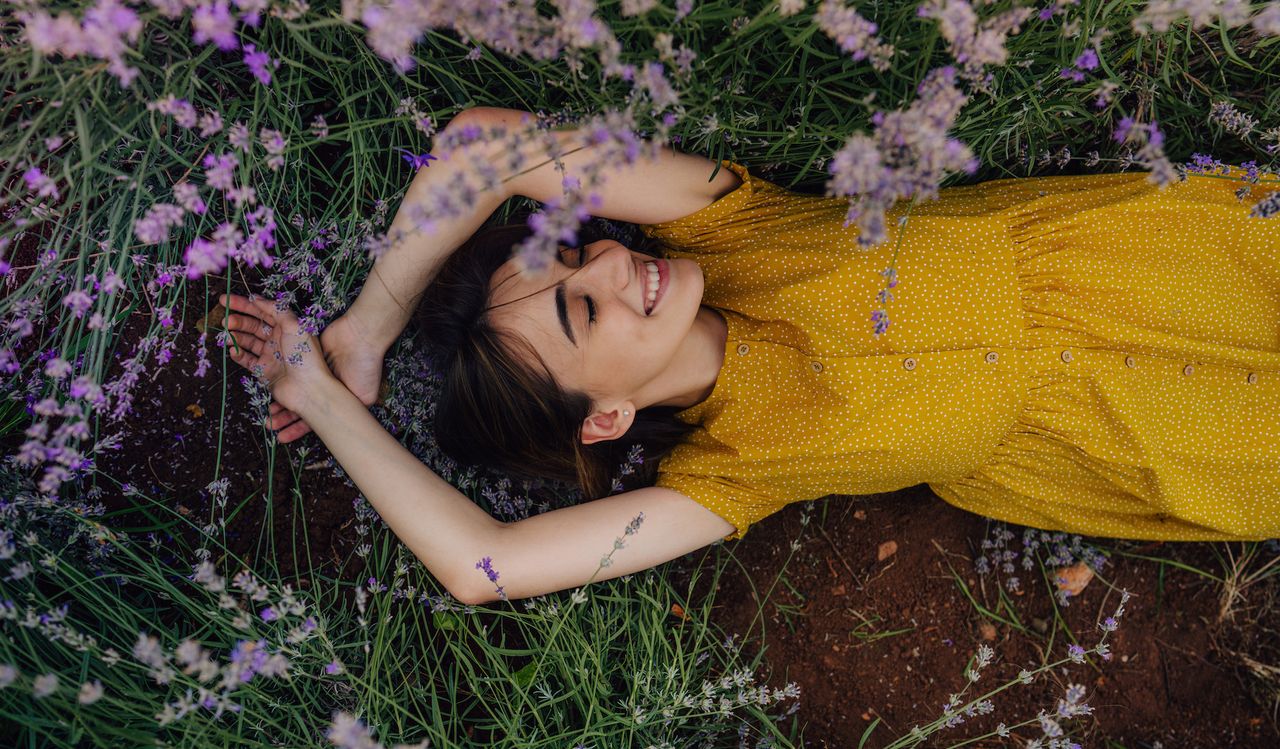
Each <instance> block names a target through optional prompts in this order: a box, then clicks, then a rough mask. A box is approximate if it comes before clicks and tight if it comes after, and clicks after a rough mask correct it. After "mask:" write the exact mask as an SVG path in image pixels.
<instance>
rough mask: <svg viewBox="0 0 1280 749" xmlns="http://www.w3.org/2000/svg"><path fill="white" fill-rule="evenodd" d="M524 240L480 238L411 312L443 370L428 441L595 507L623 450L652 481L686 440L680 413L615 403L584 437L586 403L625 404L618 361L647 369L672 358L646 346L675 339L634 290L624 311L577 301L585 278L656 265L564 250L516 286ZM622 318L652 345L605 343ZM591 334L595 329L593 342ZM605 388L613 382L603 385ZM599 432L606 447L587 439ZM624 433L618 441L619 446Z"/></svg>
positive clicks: (636, 339)
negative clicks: (579, 494) (515, 265)
mask: <svg viewBox="0 0 1280 749" xmlns="http://www.w3.org/2000/svg"><path fill="white" fill-rule="evenodd" d="M529 233H530V229H529V228H528V227H527V226H525V225H523V224H514V225H508V226H498V227H493V228H488V229H483V230H481V231H479V232H477V233H476V235H475V236H474V237H472V238H471V239H470V240H468V242H467V243H466V244H464V245H463V246H462V247H461V248H459V250H458V251H457V252H455V253H453V254H452V255H451V256H450V257H449V259H448V260H447V261H445V264H444V265H443V266H442V267H441V269H440V272H439V273H438V275H437V276H436V278H435V280H434V281H433V282H432V284H431V285H430V286H429V287H428V288H427V291H426V292H425V294H424V296H423V299H422V303H421V304H420V305H419V306H418V308H417V310H416V312H415V315H414V323H413V327H414V329H415V330H416V332H417V333H418V334H420V335H421V336H422V337H424V338H425V339H426V340H427V341H429V342H430V343H432V344H434V345H435V346H436V347H438V349H439V350H440V351H441V352H442V353H443V355H444V361H445V362H446V364H445V365H444V366H445V371H444V372H443V373H442V375H443V380H444V387H443V390H442V392H441V394H440V398H439V400H438V401H437V403H436V420H435V425H434V433H435V435H436V440H437V442H438V443H439V444H440V447H441V448H442V449H443V450H444V451H445V452H446V453H448V454H449V455H450V456H451V457H453V458H454V459H455V460H458V461H460V462H462V463H464V464H489V465H493V466H495V467H498V468H501V469H502V470H504V471H506V472H508V473H511V474H512V475H515V476H521V477H530V478H532V477H540V478H554V479H557V480H561V481H566V482H569V483H571V484H577V485H579V486H581V487H582V489H583V492H584V494H585V495H586V496H588V497H599V496H604V495H605V494H607V493H608V491H609V488H610V473H611V471H613V470H615V469H616V468H617V466H618V465H620V464H622V463H624V462H625V461H626V454H627V452H628V450H629V448H630V447H631V445H633V444H636V443H639V444H641V445H643V446H644V455H645V459H646V460H645V463H644V468H643V469H644V470H648V471H650V472H652V471H655V470H656V468H657V465H658V459H659V458H660V457H661V456H662V455H665V454H666V453H667V452H669V451H670V449H671V448H672V447H674V446H675V444H677V443H678V442H679V440H680V439H681V438H682V437H684V436H685V435H686V434H688V432H689V431H690V430H691V429H693V427H692V426H691V425H689V424H686V423H685V422H683V421H680V420H678V419H676V418H674V414H675V413H676V412H677V411H679V410H680V406H679V405H677V404H659V403H655V404H653V405H651V406H649V407H643V406H635V407H633V406H631V405H627V406H622V405H618V404H614V403H613V402H612V401H610V402H609V406H610V407H609V408H604V409H600V410H602V411H604V413H603V414H602V417H601V418H598V419H597V421H594V422H590V424H588V425H587V426H584V421H585V420H587V419H588V417H590V416H591V415H592V413H593V410H595V409H593V393H596V392H600V391H601V390H609V391H613V392H622V389H621V388H619V387H618V385H625V384H628V383H629V382H630V381H631V380H634V379H636V376H635V374H634V373H633V372H628V371H626V370H627V369H628V368H627V367H620V366H614V365H613V364H612V363H613V362H616V361H617V359H616V358H615V357H617V356H622V357H625V359H624V360H626V359H631V360H635V361H637V362H640V363H641V364H642V366H645V367H647V368H653V367H655V365H660V364H661V363H662V362H664V361H666V358H669V357H665V358H664V357H661V356H659V355H657V354H655V353H654V351H653V349H655V348H657V349H662V348H663V347H664V346H665V347H666V348H671V347H672V345H673V344H672V343H671V342H668V341H662V340H659V341H658V342H657V343H656V344H655V343H653V339H654V337H658V338H660V337H661V336H664V335H665V336H667V337H669V338H672V339H677V337H678V336H679V335H680V333H681V331H680V330H679V328H678V323H676V322H671V321H668V319H667V318H666V317H661V318H660V317H659V316H658V312H659V311H658V310H657V309H655V310H654V315H652V316H648V317H646V316H644V315H643V312H637V310H639V309H641V305H642V302H643V297H642V296H640V295H638V292H639V290H640V289H641V288H642V287H640V286H639V285H638V284H635V285H630V284H625V283H623V284H620V285H619V287H618V290H619V291H626V290H627V287H628V286H630V287H631V291H632V292H633V294H634V296H632V297H630V298H629V299H626V300H624V299H620V298H619V295H614V294H610V293H609V292H608V291H607V290H604V291H602V292H600V293H596V294H588V293H583V291H582V287H581V286H580V285H579V284H583V281H584V279H583V277H582V276H583V273H582V272H583V271H585V270H587V269H591V270H593V271H594V270H596V269H601V268H603V269H604V272H605V273H611V274H612V275H614V276H617V277H618V279H620V277H621V276H622V275H623V271H625V268H623V267H622V263H624V262H629V261H628V260H625V259H624V257H630V258H631V259H634V260H636V262H641V261H640V260H639V258H649V257H654V258H656V257H658V255H657V254H656V253H657V251H658V245H657V243H655V242H653V241H651V240H650V241H647V242H645V243H644V244H642V245H640V246H639V247H638V248H637V249H636V250H634V251H632V250H628V249H627V248H624V247H623V246H622V245H620V244H618V243H617V242H612V241H611V240H602V241H599V242H590V243H587V244H585V245H583V246H581V247H577V248H569V247H566V248H564V249H563V251H562V253H561V262H560V263H559V265H558V267H556V268H553V269H552V270H551V271H550V272H549V274H548V275H546V276H544V277H543V278H541V279H525V278H522V277H520V275H519V274H518V273H516V272H515V271H514V270H513V269H512V268H511V261H510V257H511V249H512V247H514V246H516V245H517V244H518V243H519V242H520V241H522V240H523V239H524V238H525V237H527V236H528V235H529ZM632 256H634V257H632ZM609 262H614V263H615V265H614V266H612V267H609V266H607V263H609ZM646 278H647V275H646ZM618 279H613V280H618ZM606 280H608V279H606ZM562 283H563V284H565V285H566V286H568V287H570V290H569V291H567V292H566V293H565V296H566V297H567V298H568V300H569V301H568V302H567V304H566V316H565V324H566V325H567V326H568V330H567V331H566V330H564V328H563V326H562V325H561V323H560V319H559V313H558V310H557V309H556V307H557V305H556V303H555V298H554V297H555V296H556V294H555V292H556V288H557V286H559V285H560V284H562ZM597 288H598V287H597ZM495 290H496V291H495ZM698 290H699V291H700V285H699V288H698ZM695 301H696V299H695ZM588 303H591V304H592V305H593V306H594V312H592V311H590V310H589V309H588ZM624 315H626V316H630V317H633V318H636V317H639V318H644V319H645V320H647V321H649V322H650V324H652V325H654V333H653V335H652V337H642V336H641V335H638V334H633V335H626V334H622V335H611V334H610V333H611V332H612V331H614V330H619V329H621V328H622V327H624V326H625V325H627V324H628V323H627V321H625V320H624V319H623V316H624ZM591 317H594V318H595V320H594V322H593V321H591V320H590V318H591ZM631 324H632V325H634V322H632V323H631ZM606 325H609V326H611V327H608V328H604V327H603V326H606ZM595 326H601V328H600V329H597V330H591V329H592V328H593V327H595ZM686 327H687V325H686ZM575 331H576V333H575ZM575 341H576V342H575ZM677 342H678V339H677ZM646 346H648V348H646ZM654 359H660V361H653V360H654ZM646 360H650V361H651V362H652V363H650V364H645V363H644V362H645V361H646ZM658 369H659V371H660V372H661V371H665V370H662V369H661V368H660V367H658ZM611 378H612V379H614V380H617V381H616V382H614V383H612V384H611V383H610V382H609V380H610V379H611ZM587 383H589V384H587ZM630 403H631V401H628V404H630ZM622 411H627V412H630V413H628V414H626V415H625V416H624V415H622V413H621V412H622ZM601 428H603V430H604V431H607V433H608V434H609V435H612V436H602V435H601V434H599V433H597V432H596V431H593V430H596V429H601ZM624 433H625V439H616V438H617V437H621V436H623V434H624ZM580 435H581V437H580ZM650 478H652V477H650Z"/></svg>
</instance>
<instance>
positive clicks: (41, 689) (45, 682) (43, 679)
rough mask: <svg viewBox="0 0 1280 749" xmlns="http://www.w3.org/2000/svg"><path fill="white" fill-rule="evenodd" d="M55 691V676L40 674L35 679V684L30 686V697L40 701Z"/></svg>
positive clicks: (56, 678) (56, 676)
mask: <svg viewBox="0 0 1280 749" xmlns="http://www.w3.org/2000/svg"><path fill="white" fill-rule="evenodd" d="M57 689H58V675H57V674H41V675H40V676H37V677H36V678H35V682H34V683H33V684H32V686H31V696H32V697H34V698H36V699H37V700H42V699H44V698H45V697H48V696H49V695H51V694H53V693H54V692H55V691H57Z"/></svg>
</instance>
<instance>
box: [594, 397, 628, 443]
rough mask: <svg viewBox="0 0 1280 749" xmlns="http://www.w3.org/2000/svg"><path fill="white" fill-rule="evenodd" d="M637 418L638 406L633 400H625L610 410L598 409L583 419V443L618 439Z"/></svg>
mask: <svg viewBox="0 0 1280 749" xmlns="http://www.w3.org/2000/svg"><path fill="white" fill-rule="evenodd" d="M635 418H636V407H635V404H634V403H632V402H631V401H623V402H621V403H619V404H617V405H616V406H615V407H614V408H613V409H612V410H609V411H596V412H595V413H593V414H591V415H590V416H588V417H587V418H585V419H583V420H582V444H584V445H593V444H595V443H597V442H603V441H604V440H616V439H618V438H619V437H621V436H622V435H624V434H626V433H627V430H628V429H630V428H631V422H633V421H635Z"/></svg>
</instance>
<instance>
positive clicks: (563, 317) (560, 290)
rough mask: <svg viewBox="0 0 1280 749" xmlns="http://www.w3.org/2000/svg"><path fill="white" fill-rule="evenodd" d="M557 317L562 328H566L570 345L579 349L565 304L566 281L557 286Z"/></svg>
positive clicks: (565, 332) (565, 331)
mask: <svg viewBox="0 0 1280 749" xmlns="http://www.w3.org/2000/svg"><path fill="white" fill-rule="evenodd" d="M556 316H557V317H559V318H560V327H561V328H564V334H565V336H566V337H568V339H569V343H572V344H573V347H574V348H577V347H578V342H577V341H575V340H574V338H573V329H572V328H571V327H570V326H569V310H568V307H567V306H566V305H565V303H564V281H561V282H560V283H558V284H556Z"/></svg>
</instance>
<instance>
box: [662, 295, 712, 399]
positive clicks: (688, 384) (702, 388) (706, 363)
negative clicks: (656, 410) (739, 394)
mask: <svg viewBox="0 0 1280 749" xmlns="http://www.w3.org/2000/svg"><path fill="white" fill-rule="evenodd" d="M728 335H729V326H728V325H726V324H725V321H724V317H722V316H721V315H720V313H719V312H717V311H716V310H714V309H712V308H711V307H706V306H703V307H699V308H698V315H697V317H695V318H694V322H693V327H692V328H690V330H689V335H687V336H685V339H684V342H683V343H681V344H680V351H679V353H678V354H677V355H676V362H678V364H675V365H673V366H672V367H671V369H669V370H668V371H667V372H666V377H664V380H665V381H666V383H667V384H668V387H667V388H666V393H667V395H666V396H658V397H657V398H656V399H655V402H653V403H651V404H649V405H653V406H675V407H677V408H690V407H692V406H695V405H697V404H699V403H701V402H702V401H704V400H706V399H707V398H709V397H711V392H712V391H713V390H715V386H716V380H717V379H718V378H719V376H720V368H721V367H722V366H724V346H725V340H726V339H727V338H728Z"/></svg>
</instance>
